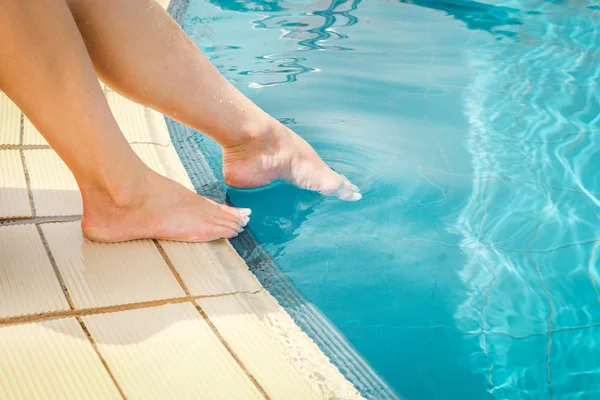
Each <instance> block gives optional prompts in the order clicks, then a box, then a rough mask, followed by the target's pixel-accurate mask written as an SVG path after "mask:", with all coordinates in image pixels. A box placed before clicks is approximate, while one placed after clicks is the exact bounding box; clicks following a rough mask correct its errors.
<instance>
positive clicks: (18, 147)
mask: <svg viewBox="0 0 600 400" xmlns="http://www.w3.org/2000/svg"><path fill="white" fill-rule="evenodd" d="M21 115H22V114H21ZM20 140H22V139H20ZM127 143H129V144H130V145H132V144H151V145H154V146H160V147H169V146H171V145H172V144H173V142H172V141H170V140H169V141H168V142H167V143H160V142H146V141H142V140H139V141H138V140H136V141H131V142H127ZM0 150H52V146H50V145H49V144H0Z"/></svg>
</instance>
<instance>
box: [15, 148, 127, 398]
mask: <svg viewBox="0 0 600 400" xmlns="http://www.w3.org/2000/svg"><path fill="white" fill-rule="evenodd" d="M21 151H22V150H21ZM35 228H36V229H37V231H38V235H39V236H40V239H41V241H42V244H43V245H44V249H45V250H46V256H47V257H48V260H49V261H50V265H52V269H53V270H54V274H55V275H56V279H58V282H59V284H60V287H61V288H62V291H63V294H64V296H65V298H66V299H67V303H68V304H69V308H70V309H71V312H73V311H76V308H75V305H74V302H73V298H72V297H71V294H70V293H69V289H68V288H67V285H66V283H65V280H64V278H63V276H62V274H61V272H60V270H59V269H58V265H57V264H56V260H55V259H54V255H53V254H52V251H51V250H50V245H49V244H48V241H47V240H46V235H44V231H43V230H42V228H41V227H40V226H39V225H38V224H36V225H35ZM75 319H76V320H77V322H78V323H79V326H80V327H81V329H83V332H84V333H85V335H86V337H87V338H88V342H89V343H90V344H91V345H92V348H93V349H94V351H95V352H96V355H97V356H98V359H99V360H100V362H101V363H102V365H103V366H104V369H105V370H106V373H107V374H108V376H109V377H110V379H111V381H112V383H113V384H114V385H115V387H116V388H117V390H118V392H119V394H120V395H121V397H122V398H123V399H124V400H127V397H125V394H124V393H123V389H122V388H121V385H119V382H117V380H116V378H115V376H114V374H113V372H112V371H111V370H110V368H109V367H108V364H107V363H106V360H105V359H104V357H103V356H102V354H101V353H100V349H98V346H97V345H96V342H95V341H94V339H93V338H92V335H91V334H90V332H89V331H88V329H87V327H86V326H85V323H84V322H83V320H82V319H81V316H79V315H78V316H75Z"/></svg>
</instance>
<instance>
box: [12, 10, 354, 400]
mask: <svg viewBox="0 0 600 400" xmlns="http://www.w3.org/2000/svg"><path fill="white" fill-rule="evenodd" d="M162 3H166V2H164V1H163V2H162ZM105 92H106V93H107V97H108V101H109V104H110V107H111V109H112V111H113V112H114V114H115V117H116V119H117V122H118V123H119V125H120V126H121V128H122V130H123V132H124V134H125V136H126V137H127V139H128V141H129V142H130V143H131V144H132V147H133V148H134V150H135V151H136V153H137V154H139V156H140V157H141V158H142V160H143V161H144V162H146V163H147V164H148V165H149V166H150V167H151V168H153V169H155V170H156V171H158V172H159V173H161V174H163V175H166V176H168V177H170V178H172V179H174V180H177V181H178V182H180V183H182V184H183V185H185V186H187V187H189V188H192V189H193V187H192V185H191V182H190V180H189V178H188V176H187V174H186V172H185V170H184V168H183V166H182V164H181V162H180V160H179V158H178V157H177V154H176V152H175V149H174V148H173V146H172V144H171V141H170V137H169V134H168V131H167V128H166V125H165V121H164V119H163V118H162V116H161V115H159V114H157V113H156V112H154V111H152V110H150V109H147V108H144V107H142V106H139V105H136V104H134V103H131V102H130V101H128V100H126V99H124V98H122V97H120V96H119V95H117V94H116V93H115V92H112V91H110V90H105ZM81 213H82V208H81V196H80V194H79V191H78V190H77V186H76V184H75V181H74V179H73V176H72V175H71V173H70V171H69V170H68V169H67V168H66V166H65V165H64V163H63V162H62V161H61V160H60V158H59V157H58V156H57V155H56V153H55V152H54V151H53V150H52V149H51V148H50V147H49V146H48V144H47V142H46V141H45V140H44V139H43V138H42V137H41V135H40V134H39V132H37V130H36V129H35V127H34V126H33V125H32V124H31V123H30V122H29V121H28V120H27V119H26V118H25V117H24V116H23V115H22V114H21V112H20V111H19V109H18V108H17V107H16V106H15V105H14V104H13V103H12V102H11V101H10V100H9V99H8V98H7V97H6V96H5V95H3V94H2V93H0V290H1V292H0V293H1V296H2V297H1V301H0V360H2V362H0V398H1V399H27V400H29V399H105V398H106V399H112V398H115V399H119V398H127V399H167V398H173V399H205V398H215V399H254V398H270V399H286V400H287V399H313V398H314V399H325V398H327V399H329V398H331V399H333V398H335V399H350V398H352V399H355V398H360V395H359V394H358V393H357V392H356V390H355V389H354V387H353V386H352V385H351V384H350V383H349V382H348V381H346V380H345V379H344V377H343V376H342V375H341V374H340V373H339V371H338V370H337V369H336V368H335V367H334V366H333V365H332V364H331V363H330V362H329V360H328V359H327V358H326V357H325V356H324V355H323V353H322V352H321V351H320V350H319V349H318V347H317V346H316V345H315V344H314V342H312V340H311V339H309V338H308V336H306V334H304V332H302V331H301V330H300V329H299V328H298V327H297V326H296V325H295V324H294V322H293V321H292V319H291V318H290V317H289V315H288V314H287V313H286V312H285V311H284V310H283V309H282V308H281V307H280V306H279V305H278V304H277V301H276V300H275V299H274V298H273V297H272V296H271V295H270V294H269V293H268V292H266V291H265V290H264V289H263V288H262V286H261V285H260V283H259V282H258V281H257V279H256V278H255V277H254V275H253V274H252V273H251V272H250V271H249V270H248V267H247V266H246V264H245V263H244V261H243V260H242V259H241V258H240V257H239V256H238V255H237V253H236V252H235V250H234V249H233V248H232V247H231V245H230V244H229V242H228V241H225V240H223V241H219V242H214V243H208V244H189V243H175V242H168V241H158V240H140V241H133V242H127V243H118V244H103V243H93V242H89V241H87V240H84V239H83V237H82V236H81V230H80V226H79V220H80V216H81Z"/></svg>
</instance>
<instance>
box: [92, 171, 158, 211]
mask: <svg viewBox="0 0 600 400" xmlns="http://www.w3.org/2000/svg"><path fill="white" fill-rule="evenodd" d="M151 173H152V171H150V170H149V169H148V171H144V170H140V171H136V172H130V173H128V174H126V176H122V177H119V178H118V179H112V180H102V181H100V182H95V183H91V184H83V185H80V189H81V196H82V198H83V204H84V210H89V209H90V208H95V207H106V206H110V207H113V208H117V209H132V208H137V207H139V206H140V205H141V204H142V203H143V202H144V201H145V198H146V197H147V193H146V192H147V188H148V180H149V179H150V178H151V177H150V175H151Z"/></svg>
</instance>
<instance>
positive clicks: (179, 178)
mask: <svg viewBox="0 0 600 400" xmlns="http://www.w3.org/2000/svg"><path fill="white" fill-rule="evenodd" d="M131 147H132V148H133V150H134V151H135V152H136V154H137V155H138V156H139V157H140V158H141V159H142V161H143V162H144V163H145V164H146V165H147V166H149V167H150V168H152V169H153V170H154V171H156V172H158V173H159V174H161V175H163V176H166V177H167V178H170V179H172V180H174V181H176V182H179V183H181V184H182V185H183V186H185V187H187V188H188V189H190V190H192V191H194V185H192V181H190V178H189V177H188V175H187V172H185V168H183V164H182V163H181V160H180V159H179V156H178V155H177V152H176V151H175V148H174V147H173V145H172V144H169V145H168V146H161V145H155V144H132V145H131Z"/></svg>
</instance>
